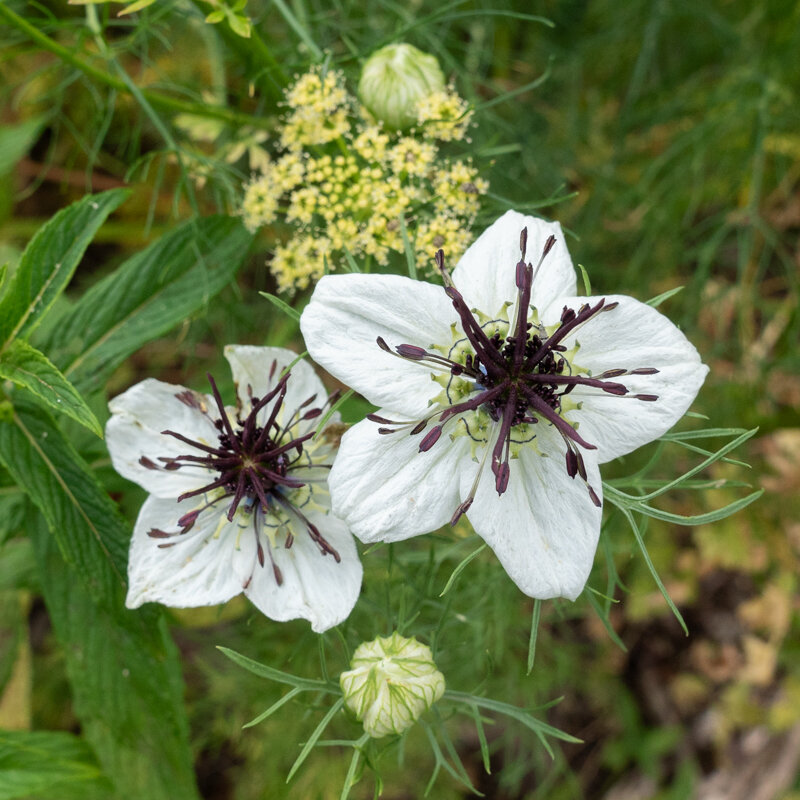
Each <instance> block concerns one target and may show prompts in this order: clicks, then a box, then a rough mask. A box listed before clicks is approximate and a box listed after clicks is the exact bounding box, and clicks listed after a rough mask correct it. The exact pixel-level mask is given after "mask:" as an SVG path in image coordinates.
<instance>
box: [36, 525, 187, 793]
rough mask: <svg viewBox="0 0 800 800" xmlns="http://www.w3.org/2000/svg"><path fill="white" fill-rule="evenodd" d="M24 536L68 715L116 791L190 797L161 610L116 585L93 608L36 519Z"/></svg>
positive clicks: (174, 666)
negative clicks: (127, 603)
mask: <svg viewBox="0 0 800 800" xmlns="http://www.w3.org/2000/svg"><path fill="white" fill-rule="evenodd" d="M32 535H33V541H34V548H35V550H36V556H37V558H36V561H37V564H38V565H39V568H40V573H41V583H42V590H43V593H44V599H45V602H46V604H47V610H48V613H49V615H50V619H51V620H52V623H53V628H54V630H55V633H56V637H57V638H58V640H59V641H60V642H61V644H62V648H63V652H64V653H65V657H66V669H67V676H68V677H69V681H70V684H71V687H72V694H73V706H74V710H75V714H76V715H77V717H78V719H79V720H80V722H81V729H82V731H83V733H84V736H85V737H86V739H87V741H88V742H89V743H90V744H91V745H92V747H93V748H94V750H95V753H96V754H97V758H98V760H99V761H100V763H101V765H102V766H103V769H104V771H105V774H106V775H107V776H108V777H109V778H110V779H111V780H112V781H113V782H114V784H115V786H116V789H117V793H116V796H117V797H120V798H123V797H124V798H142V800H144V799H145V798H146V800H198V795H197V790H196V788H195V780H194V774H193V771H192V760H191V751H190V748H189V743H188V726H187V722H186V716H185V711H184V708H183V684H182V680H181V672H180V660H179V654H178V652H177V649H176V648H175V645H174V643H173V642H172V640H171V639H170V636H169V633H168V631H167V627H166V625H165V624H164V618H163V616H162V615H161V614H160V613H158V612H157V611H156V610H155V609H154V608H152V607H151V608H148V609H144V610H142V609H139V610H137V611H131V610H129V609H126V608H125V607H124V595H123V593H122V591H121V590H120V591H118V592H117V593H116V595H115V598H114V602H113V603H112V604H111V605H105V604H104V605H100V604H98V603H97V602H95V601H94V600H93V599H92V598H91V596H90V595H89V593H88V592H87V591H86V590H85V587H84V585H83V584H82V583H81V581H80V580H79V579H78V577H77V576H76V574H75V572H74V570H72V569H70V568H69V567H68V566H67V565H66V564H65V563H64V560H63V559H62V557H61V554H60V553H59V551H58V548H57V546H56V544H55V541H54V539H53V537H52V535H51V534H50V532H49V531H48V530H47V526H46V525H45V524H44V522H43V520H41V518H40V521H39V524H38V525H34V526H33V532H32Z"/></svg>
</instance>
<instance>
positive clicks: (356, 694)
mask: <svg viewBox="0 0 800 800" xmlns="http://www.w3.org/2000/svg"><path fill="white" fill-rule="evenodd" d="M350 666H351V669H350V670H349V671H347V672H343V673H342V674H341V676H340V677H339V683H340V685H341V687H342V692H343V693H344V702H345V705H346V706H347V708H348V709H349V710H350V711H352V712H353V714H354V715H355V717H356V719H358V721H359V722H361V723H362V724H363V726H364V731H365V732H366V733H368V734H369V735H370V736H371V737H372V738H374V739H379V738H381V737H382V736H389V735H390V734H400V733H402V732H403V731H405V730H407V729H408V728H410V727H411V726H412V725H413V724H414V722H416V721H417V720H418V719H419V718H420V716H421V715H422V714H423V713H425V712H426V711H428V710H429V709H430V708H431V706H432V705H433V704H434V703H435V702H436V701H437V700H439V699H440V698H441V697H442V695H443V694H444V689H445V682H444V675H442V673H441V672H439V670H438V669H436V664H435V663H434V661H433V654H432V653H431V649H430V647H428V646H427V645H424V644H420V643H419V642H418V641H417V640H416V639H413V638H412V639H406V638H404V637H403V636H400V635H399V634H398V633H397V632H396V631H395V632H394V633H393V634H392V635H391V636H389V637H386V638H382V637H380V636H379V637H378V638H377V639H375V640H374V641H372V642H365V643H364V644H362V645H359V647H358V648H357V649H356V651H355V653H353V658H352V660H351V662H350Z"/></svg>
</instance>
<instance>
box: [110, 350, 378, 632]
mask: <svg viewBox="0 0 800 800" xmlns="http://www.w3.org/2000/svg"><path fill="white" fill-rule="evenodd" d="M225 357H226V358H227V359H228V362H229V363H230V365H231V369H232V371H233V378H234V381H235V383H236V387H237V404H236V407H235V408H228V407H226V406H224V405H223V403H222V399H221V398H220V395H219V392H218V391H217V387H216V385H215V383H214V381H213V379H212V378H211V376H209V381H210V382H211V388H212V392H213V394H212V395H211V396H209V395H204V394H200V393H198V392H194V391H192V390H191V389H186V388H184V387H183V386H173V385H171V384H168V383H162V382H161V381H157V380H152V379H150V380H145V381H142V383H138V384H136V385H135V386H133V387H131V388H130V389H128V391H127V392H125V393H124V394H122V395H120V396H119V397H115V398H114V399H113V400H112V401H111V402H110V403H109V408H110V409H111V412H112V416H111V419H110V420H109V421H108V426H107V427H106V441H107V444H108V449H109V452H110V453H111V460H112V461H113V463H114V467H115V469H116V470H117V472H119V473H120V474H121V475H124V476H125V477H126V478H128V479H130V480H132V481H134V482H136V483H138V484H139V485H140V486H142V487H143V488H145V489H146V490H147V491H148V492H150V497H149V498H148V499H147V500H146V501H145V503H144V505H143V506H142V510H141V512H140V513H139V518H138V519H137V521H136V525H135V527H134V531H133V539H132V540H131V549H130V557H129V563H128V579H129V588H128V596H127V601H126V602H127V605H128V606H129V607H130V608H135V607H137V606H139V605H141V604H142V603H145V602H150V601H154V602H160V603H164V604H165V605H169V606H177V607H181V608H183V607H187V606H204V605H214V604H216V603H223V602H225V601H226V600H229V599H230V598H231V597H233V596H235V595H237V594H239V593H240V592H244V594H245V595H247V597H249V598H250V600H251V601H252V602H253V603H254V604H255V605H256V606H257V607H258V608H259V609H260V610H261V611H262V612H263V613H264V614H266V615H267V616H268V617H271V618H272V619H276V620H288V619H295V618H297V617H302V618H304V619H308V620H310V621H311V626H312V628H313V629H314V630H315V631H317V632H319V631H324V630H326V629H328V628H330V627H331V626H333V625H336V624H337V623H339V622H341V621H342V620H343V619H345V618H346V617H347V615H348V614H349V613H350V610H351V609H352V608H353V605H354V604H355V602H356V599H357V597H358V593H359V590H360V588H361V574H362V569H361V563H360V561H359V559H358V553H357V552H356V548H355V543H354V541H353V537H352V536H351V534H350V531H349V530H348V528H347V526H346V525H345V524H344V523H343V522H342V521H341V520H340V519H338V518H337V517H336V516H334V515H333V514H331V513H330V497H329V494H328V483H327V479H328V470H329V469H330V464H331V460H332V457H333V452H334V447H333V445H332V443H331V442H330V441H328V439H327V438H326V437H325V434H324V433H323V435H322V436H320V437H319V438H318V439H317V440H314V439H313V436H314V431H315V428H316V426H317V424H318V423H319V417H320V415H321V413H322V412H323V410H324V407H325V406H326V405H327V403H328V399H327V395H326V392H325V388H324V387H323V385H322V382H321V381H320V380H319V378H318V377H317V376H316V374H315V373H314V370H313V369H312V367H311V366H310V365H309V364H307V363H305V362H304V361H300V362H298V363H297V364H295V365H294V366H293V367H292V368H291V374H289V373H287V374H285V375H283V374H282V373H283V370H284V369H285V368H286V367H288V366H289V365H290V364H291V363H292V362H293V361H294V360H295V354H294V353H292V352H291V351H290V350H284V349H282V348H277V347H247V346H235V345H231V346H228V347H226V348H225ZM331 421H332V422H337V421H338V416H337V415H334V417H333V418H332V420H331Z"/></svg>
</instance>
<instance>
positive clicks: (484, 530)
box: [461, 423, 602, 600]
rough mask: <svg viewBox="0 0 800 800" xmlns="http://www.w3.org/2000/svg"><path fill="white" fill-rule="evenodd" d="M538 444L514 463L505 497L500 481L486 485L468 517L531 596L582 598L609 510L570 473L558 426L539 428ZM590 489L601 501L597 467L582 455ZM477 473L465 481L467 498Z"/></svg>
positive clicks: (484, 481) (489, 479)
mask: <svg viewBox="0 0 800 800" xmlns="http://www.w3.org/2000/svg"><path fill="white" fill-rule="evenodd" d="M537 428H539V429H540V430H539V431H538V435H537V440H536V441H537V443H538V447H539V449H540V451H541V452H542V453H547V454H548V455H547V456H546V457H544V456H541V455H538V454H537V453H536V450H535V448H534V447H532V446H527V447H523V448H521V450H520V453H519V458H517V459H513V460H512V461H511V462H510V467H511V471H510V477H509V483H508V489H507V490H506V492H505V493H504V494H502V495H498V494H497V491H496V489H495V485H494V476H493V475H492V473H491V471H489V470H487V471H486V474H485V475H484V476H483V477H482V478H481V482H480V484H479V486H478V491H477V493H476V495H475V501H474V502H473V504H472V507H471V508H470V509H469V511H467V517H468V518H469V521H470V522H471V523H472V527H473V528H474V529H475V532H476V533H477V534H478V535H479V536H481V538H483V539H484V541H485V542H486V543H487V544H488V545H489V547H491V548H492V550H494V552H495V554H496V555H497V557H498V559H500V563H501V564H502V565H503V568H504V569H505V571H506V572H507V573H508V575H509V577H510V578H511V580H513V581H514V583H516V584H517V586H518V587H519V588H520V589H521V590H522V591H523V592H524V593H525V594H526V595H528V596H529V597H538V598H541V599H543V600H546V599H548V598H551V597H566V598H569V599H570V600H574V599H575V598H576V597H577V596H578V595H579V594H580V593H581V591H583V587H584V585H585V584H586V579H587V578H588V576H589V572H590V571H591V568H592V562H593V561H594V553H595V550H596V549H597V540H598V537H599V535H600V523H601V519H602V509H600V508H597V507H596V506H595V505H594V504H593V503H592V501H591V499H590V497H589V493H588V491H587V489H586V486H585V485H584V484H583V481H582V480H581V479H580V477H576V478H570V477H569V475H568V474H567V471H566V468H565V458H564V455H565V446H564V443H563V441H562V440H561V438H560V436H559V434H558V433H557V432H556V431H555V429H554V428H553V427H552V426H549V425H547V424H545V423H539V425H537ZM583 457H584V462H585V464H586V472H587V476H588V480H589V484H590V485H591V486H592V488H593V489H594V490H595V492H597V495H598V497H601V496H602V484H601V481H600V473H599V471H598V468H597V463H596V462H595V460H594V457H593V455H592V452H591V451H584V452H583ZM474 475H475V473H474V470H464V471H463V472H462V475H461V492H462V496H464V497H466V496H467V493H468V491H469V488H470V486H471V484H472V480H473V478H474Z"/></svg>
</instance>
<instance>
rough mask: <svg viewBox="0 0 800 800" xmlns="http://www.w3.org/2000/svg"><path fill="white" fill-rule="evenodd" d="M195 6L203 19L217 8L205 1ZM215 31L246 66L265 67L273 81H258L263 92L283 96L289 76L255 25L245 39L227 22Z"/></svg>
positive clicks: (257, 69) (261, 69)
mask: <svg viewBox="0 0 800 800" xmlns="http://www.w3.org/2000/svg"><path fill="white" fill-rule="evenodd" d="M192 2H193V3H194V5H195V6H197V8H198V10H199V11H200V13H201V14H203V16H204V17H207V16H208V15H209V14H210V13H211V12H212V11H214V10H215V9H217V8H218V6H215V5H213V4H212V3H209V2H207V1H206V0H192ZM214 29H215V31H216V32H217V33H218V34H219V36H220V37H221V38H222V39H224V40H225V42H226V44H228V45H229V46H230V49H231V51H232V52H234V53H237V54H240V55H242V56H244V58H245V60H246V61H247V62H248V65H249V66H250V67H251V68H252V69H254V70H256V71H263V67H264V66H266V67H267V68H268V69H269V72H270V74H271V75H272V77H273V78H274V80H259V84H260V86H261V88H262V90H263V91H265V92H266V93H267V94H269V95H271V96H272V97H273V98H275V99H280V98H281V97H282V96H283V89H282V87H283V86H285V85H286V84H287V83H288V82H289V76H288V75H287V74H286V73H285V72H284V70H283V67H282V66H281V62H280V61H278V59H277V58H275V56H274V55H273V54H272V50H270V49H269V47H268V46H267V43H266V42H265V41H264V40H263V39H262V38H261V34H260V33H259V32H258V31H257V30H256V28H255V25H251V26H250V37H249V38H247V39H244V38H242V37H241V36H237V35H236V34H235V33H234V32H233V31H232V30H231V29H230V27H229V26H228V23H227V22H223V23H220V24H218V25H215V26H214Z"/></svg>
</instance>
